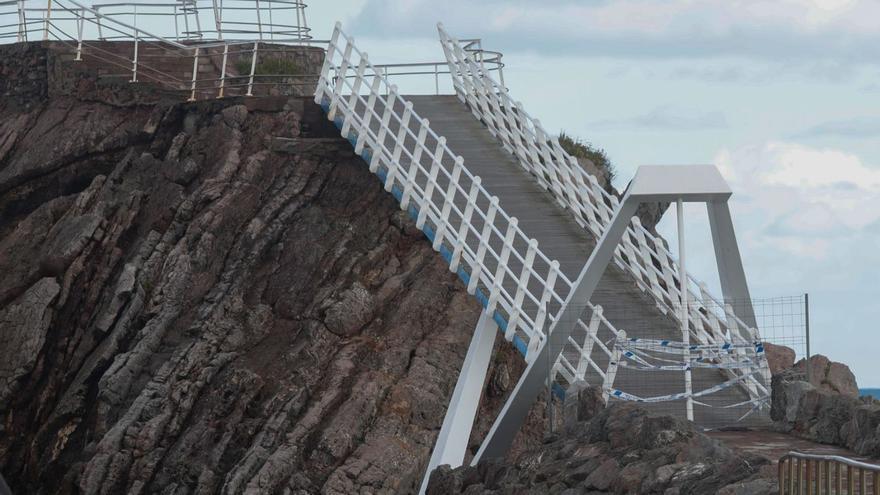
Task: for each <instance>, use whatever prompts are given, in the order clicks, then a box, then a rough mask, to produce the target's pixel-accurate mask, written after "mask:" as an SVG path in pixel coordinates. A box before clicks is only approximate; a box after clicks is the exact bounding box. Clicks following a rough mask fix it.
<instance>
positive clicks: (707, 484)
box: [427, 387, 776, 494]
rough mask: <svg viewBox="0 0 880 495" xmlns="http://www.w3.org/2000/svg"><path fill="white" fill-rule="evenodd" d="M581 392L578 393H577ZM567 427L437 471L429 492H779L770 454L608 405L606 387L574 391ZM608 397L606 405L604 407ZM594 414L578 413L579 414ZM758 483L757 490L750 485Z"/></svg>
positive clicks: (669, 419) (687, 425)
mask: <svg viewBox="0 0 880 495" xmlns="http://www.w3.org/2000/svg"><path fill="white" fill-rule="evenodd" d="M570 397H573V398H570ZM566 399H567V401H566V404H565V408H566V432H565V434H564V435H559V436H557V437H554V438H552V439H551V440H550V441H548V442H546V443H544V444H543V445H541V446H540V447H536V448H534V449H532V450H529V451H527V452H525V453H524V454H522V455H520V456H519V457H517V458H516V459H515V460H510V459H508V460H507V461H502V460H499V459H484V460H482V461H480V462H479V463H478V464H477V466H463V467H460V468H456V469H449V467H448V466H441V467H440V468H438V469H437V470H435V471H434V472H433V473H432V476H431V478H430V480H429V483H428V490H427V492H428V493H437V494H440V493H443V494H455V493H467V494H471V493H554V494H556V493H572V494H575V493H595V492H597V491H598V492H601V493H719V492H721V491H722V490H723V492H724V493H728V494H739V493H773V490H774V489H775V488H776V485H775V483H774V481H773V480H772V479H769V480H764V481H762V478H761V476H762V473H766V472H769V473H771V475H772V474H773V470H764V469H762V467H763V466H767V465H769V460H768V459H765V458H763V457H758V456H754V455H751V454H743V453H740V452H738V451H735V450H732V449H729V448H727V447H725V446H724V445H722V444H721V443H720V442H718V441H716V440H713V439H711V438H709V437H707V436H706V435H704V434H703V433H702V432H700V431H698V430H697V428H696V427H695V426H694V425H693V424H692V423H689V422H688V421H684V420H682V419H680V418H676V417H672V416H663V415H652V414H650V413H648V412H647V411H646V410H645V409H644V408H642V407H640V406H638V405H636V404H632V403H617V404H613V405H611V406H610V407H607V408H606V407H604V404H602V403H601V395H600V394H599V393H598V390H597V389H595V388H591V387H575V390H570V391H568V392H567V393H566ZM599 404H602V406H603V407H596V406H597V405H599ZM578 414H583V415H585V416H589V419H587V420H583V421H578V420H577V415H578ZM750 490H751V491H750Z"/></svg>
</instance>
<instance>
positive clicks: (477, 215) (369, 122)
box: [315, 24, 625, 389]
mask: <svg viewBox="0 0 880 495" xmlns="http://www.w3.org/2000/svg"><path fill="white" fill-rule="evenodd" d="M315 101H316V103H318V104H320V105H321V106H322V107H323V108H324V109H325V111H326V112H327V114H328V117H329V118H330V119H331V120H333V121H334V123H335V124H336V125H337V127H338V128H339V129H340V131H341V134H342V136H343V137H345V138H346V139H348V140H349V141H350V142H351V143H352V145H353V146H354V149H355V152H356V153H358V154H360V155H361V156H363V157H364V159H365V160H366V161H367V162H368V163H369V166H370V170H371V171H372V172H373V173H375V174H377V175H378V176H379V178H380V180H381V181H382V182H383V183H384V186H385V190H386V191H388V192H391V193H392V194H393V195H394V196H395V198H397V199H398V201H399V202H400V206H401V208H402V209H403V210H405V211H407V212H408V213H409V214H410V215H411V216H412V217H413V218H414V219H415V221H416V225H417V226H418V227H419V228H420V229H422V230H423V231H424V233H425V235H426V236H427V237H428V238H429V239H430V240H431V241H432V246H433V248H434V249H435V250H436V251H437V252H439V253H440V254H441V255H442V256H443V257H444V258H445V259H446V260H447V261H448V262H449V265H450V269H451V271H453V272H455V273H457V274H458V275H459V277H460V278H461V279H462V281H463V282H464V283H465V284H466V285H467V288H468V291H469V292H470V293H471V294H473V295H475V296H476V297H477V298H478V299H479V300H480V302H481V303H482V304H483V306H484V307H485V308H486V310H487V311H488V312H489V313H490V314H492V315H493V318H494V319H495V321H496V322H497V323H498V324H499V327H500V328H501V330H502V331H503V332H504V335H505V338H507V340H508V341H512V342H513V343H514V344H515V345H516V346H517V348H518V349H519V350H520V351H521V352H522V353H523V354H524V355H525V356H526V359H527V360H529V359H531V358H533V356H534V355H535V354H534V351H535V350H537V348H538V345H539V344H540V343H541V342H543V341H544V339H545V338H546V332H547V329H549V328H551V326H552V323H553V322H554V321H555V319H556V318H557V317H558V311H559V308H561V305H562V303H563V301H564V300H565V298H566V296H567V295H568V293H569V292H570V291H571V286H572V282H571V280H569V279H568V278H567V277H566V276H565V274H563V273H561V272H560V270H559V263H558V262H556V261H554V260H550V259H549V258H548V257H547V256H546V255H544V253H542V252H541V250H540V249H539V246H538V243H537V241H535V240H534V239H531V238H529V237H528V236H527V235H526V234H525V233H524V232H523V231H522V230H521V229H520V228H519V227H518V226H517V220H516V218H513V217H510V216H509V215H508V214H507V213H506V212H505V211H504V210H503V208H502V207H501V205H499V204H498V199H497V198H495V197H493V196H491V195H490V194H489V193H488V191H486V189H485V188H484V187H483V186H482V184H481V180H480V178H479V177H478V176H474V175H473V174H472V173H471V172H470V171H469V170H468V169H467V167H466V164H465V163H464V162H463V159H462V158H461V157H460V156H457V155H456V154H455V153H454V152H453V151H452V150H451V149H449V147H448V146H447V145H446V142H445V139H444V138H443V137H441V136H438V135H437V134H436V133H434V131H433V130H431V128H430V122H428V121H427V120H425V119H422V118H421V117H420V116H419V115H418V114H417V113H416V112H415V111H414V109H413V107H412V104H411V103H409V102H407V101H405V100H404V99H403V98H402V97H401V96H400V95H399V93H398V90H397V87H396V86H394V85H391V84H389V83H388V81H387V79H386V78H385V77H383V75H382V73H381V71H378V70H376V69H375V68H374V67H373V66H372V65H371V64H370V62H369V58H368V56H367V54H366V53H362V52H361V51H359V50H358V49H357V47H356V46H355V44H354V40H353V39H352V38H351V37H349V36H347V35H346V34H345V33H344V32H343V31H342V30H341V27H340V25H339V24H337V26H336V28H335V29H334V32H333V36H332V38H331V40H330V42H329V46H328V50H327V56H326V59H325V63H324V67H323V69H322V72H321V77H320V80H319V82H318V87H317V89H316V93H315ZM609 215H610V212H609ZM587 304H588V307H589V309H590V310H591V311H592V313H591V314H592V319H591V321H590V323H589V324H585V323H583V322H578V324H579V325H581V326H582V327H583V328H584V329H589V330H590V331H587V332H586V335H587V338H586V340H585V341H584V343H581V344H579V343H578V342H576V341H575V340H574V339H571V342H570V345H571V346H570V347H569V348H568V349H567V350H566V351H565V352H563V354H562V355H561V356H560V358H559V360H558V361H557V363H556V366H555V369H556V370H557V371H558V377H557V379H561V380H562V381H564V382H568V383H571V382H574V381H577V380H583V379H584V378H585V375H586V373H587V371H588V370H592V371H595V372H596V373H598V375H599V376H600V377H602V378H603V380H604V383H603V385H604V387H605V388H606V389H608V388H610V387H611V386H612V385H613V375H614V372H613V370H612V372H611V373H609V372H608V370H606V369H603V368H602V367H600V366H599V365H597V363H596V361H595V360H594V359H592V358H591V353H592V349H593V348H598V349H600V350H601V352H604V353H605V354H606V355H607V356H612V354H613V351H612V350H611V349H608V347H607V346H606V345H605V344H604V343H603V342H602V341H601V340H600V339H598V338H596V335H597V334H598V332H599V331H600V330H601V331H602V332H607V333H606V334H607V335H611V336H613V338H622V337H623V336H625V333H623V332H622V331H619V330H618V329H616V328H615V327H614V325H612V324H611V322H610V321H608V320H607V319H606V318H604V317H603V316H602V308H601V307H598V306H593V305H592V304H589V303H587ZM588 348H589V349H588ZM573 353H576V354H577V356H578V358H577V362H576V363H572V362H570V361H569V360H568V358H567V357H566V355H569V356H570V355H572V354H573Z"/></svg>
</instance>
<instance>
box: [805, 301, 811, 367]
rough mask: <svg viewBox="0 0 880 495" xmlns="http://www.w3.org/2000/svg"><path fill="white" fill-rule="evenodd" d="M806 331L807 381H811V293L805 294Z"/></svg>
mask: <svg viewBox="0 0 880 495" xmlns="http://www.w3.org/2000/svg"><path fill="white" fill-rule="evenodd" d="M804 331H805V333H806V335H805V340H806V346H807V348H806V353H807V356H806V361H805V362H806V363H807V366H806V370H807V381H808V382H809V381H810V294H809V293H806V294H804Z"/></svg>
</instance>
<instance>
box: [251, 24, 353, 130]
mask: <svg viewBox="0 0 880 495" xmlns="http://www.w3.org/2000/svg"><path fill="white" fill-rule="evenodd" d="M254 45H256V43H254ZM352 48H354V38H348V39H347V40H346V42H345V48H344V49H343V50H342V60H341V61H340V62H339V69H338V71H337V72H336V82H335V84H334V85H333V96H332V97H331V98H330V110H329V111H328V112H327V116H328V118H329V119H330V120H335V119H336V108H337V107H338V106H339V100H340V97H341V95H342V88H343V87H344V86H345V78H346V77H348V65H349V63H350V62H349V60H351V50H352ZM255 51H256V50H255Z"/></svg>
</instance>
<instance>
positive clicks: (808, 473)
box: [804, 459, 813, 495]
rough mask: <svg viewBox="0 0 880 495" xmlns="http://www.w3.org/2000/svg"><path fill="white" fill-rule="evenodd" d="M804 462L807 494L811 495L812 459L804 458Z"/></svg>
mask: <svg viewBox="0 0 880 495" xmlns="http://www.w3.org/2000/svg"><path fill="white" fill-rule="evenodd" d="M804 463H805V464H806V465H807V468H806V481H805V485H806V487H807V495H813V461H811V460H810V459H804Z"/></svg>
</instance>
